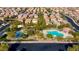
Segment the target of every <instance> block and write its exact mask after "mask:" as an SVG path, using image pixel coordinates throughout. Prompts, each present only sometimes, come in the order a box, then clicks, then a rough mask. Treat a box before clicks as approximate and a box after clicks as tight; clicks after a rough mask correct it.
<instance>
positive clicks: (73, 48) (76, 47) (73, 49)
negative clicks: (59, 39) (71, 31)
mask: <svg viewBox="0 0 79 59" xmlns="http://www.w3.org/2000/svg"><path fill="white" fill-rule="evenodd" d="M67 50H68V51H79V45H73V47H68V48H67Z"/></svg>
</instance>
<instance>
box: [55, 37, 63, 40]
mask: <svg viewBox="0 0 79 59" xmlns="http://www.w3.org/2000/svg"><path fill="white" fill-rule="evenodd" d="M56 39H57V40H58V41H62V40H64V38H63V37H56Z"/></svg>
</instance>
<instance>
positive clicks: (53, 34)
mask: <svg viewBox="0 0 79 59" xmlns="http://www.w3.org/2000/svg"><path fill="white" fill-rule="evenodd" d="M47 34H51V35H52V36H56V37H63V36H64V34H63V33H61V32H59V31H48V32H47Z"/></svg>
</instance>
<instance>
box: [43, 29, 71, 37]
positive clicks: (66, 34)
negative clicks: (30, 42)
mask: <svg viewBox="0 0 79 59" xmlns="http://www.w3.org/2000/svg"><path fill="white" fill-rule="evenodd" d="M48 31H58V30H56V29H50V30H43V33H44V36H45V37H46V34H47V32H48ZM58 32H60V33H62V34H64V36H63V38H66V37H67V36H71V35H70V34H68V33H64V32H63V31H58Z"/></svg>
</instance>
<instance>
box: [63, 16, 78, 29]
mask: <svg viewBox="0 0 79 59" xmlns="http://www.w3.org/2000/svg"><path fill="white" fill-rule="evenodd" d="M63 16H65V18H66V20H67V21H68V22H69V23H70V24H71V25H72V26H73V27H74V28H75V29H74V30H75V31H79V25H78V24H77V23H76V22H75V21H74V20H73V19H72V18H70V17H69V16H67V15H63Z"/></svg>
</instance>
